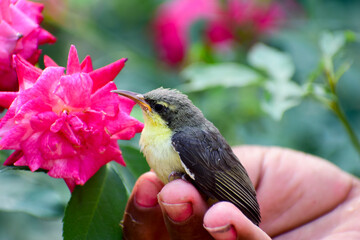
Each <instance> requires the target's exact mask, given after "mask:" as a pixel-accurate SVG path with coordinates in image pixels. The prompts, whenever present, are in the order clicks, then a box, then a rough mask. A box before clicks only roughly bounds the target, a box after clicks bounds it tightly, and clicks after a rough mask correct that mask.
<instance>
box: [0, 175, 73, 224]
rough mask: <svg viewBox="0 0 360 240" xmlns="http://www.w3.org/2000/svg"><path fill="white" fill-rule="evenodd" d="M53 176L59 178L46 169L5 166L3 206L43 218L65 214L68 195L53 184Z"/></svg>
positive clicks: (0, 207) (1, 179)
mask: <svg viewBox="0 0 360 240" xmlns="http://www.w3.org/2000/svg"><path fill="white" fill-rule="evenodd" d="M52 180H53V181H54V182H56V181H57V179H52V178H50V177H49V176H47V175H45V174H43V173H31V172H25V171H11V170H7V169H2V170H1V172H0V182H1V184H0V192H1V195H0V196H1V197H0V210H1V211H9V212H25V213H28V214H30V215H33V216H36V217H40V218H54V217H60V216H62V214H63V212H64V208H65V204H66V201H67V198H66V197H65V196H64V197H63V196H62V194H63V192H62V191H57V190H56V189H55V188H54V185H53V184H52V182H51V181H52ZM62 184H63V183H62ZM63 185H65V184H63ZM64 188H66V187H65V186H64ZM66 191H68V190H67V189H66ZM65 195H66V193H65Z"/></svg>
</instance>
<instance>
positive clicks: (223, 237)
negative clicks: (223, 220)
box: [204, 224, 236, 240]
mask: <svg viewBox="0 0 360 240" xmlns="http://www.w3.org/2000/svg"><path fill="white" fill-rule="evenodd" d="M204 228H205V229H206V230H207V231H208V232H209V233H210V234H211V236H212V237H213V238H215V239H217V240H232V239H236V231H235V229H234V227H233V226H232V225H231V224H227V225H225V226H220V227H206V226H205V225H204Z"/></svg>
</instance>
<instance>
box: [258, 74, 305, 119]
mask: <svg viewBox="0 0 360 240" xmlns="http://www.w3.org/2000/svg"><path fill="white" fill-rule="evenodd" d="M265 92H266V95H267V97H266V99H265V101H263V102H262V104H261V107H262V109H263V110H264V111H265V112H266V113H267V114H269V115H270V116H271V117H272V118H273V119H275V120H280V119H281V118H282V116H283V114H284V112H285V111H287V110H289V109H290V108H292V107H294V106H297V105H298V104H300V102H301V100H302V97H303V95H304V90H303V88H301V87H300V86H299V85H297V84H296V83H295V82H291V81H268V82H266V84H265Z"/></svg>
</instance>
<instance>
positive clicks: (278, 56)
mask: <svg viewBox="0 0 360 240" xmlns="http://www.w3.org/2000/svg"><path fill="white" fill-rule="evenodd" d="M248 62H249V63H250V65H252V66H253V67H256V68H259V69H261V70H263V71H265V72H266V73H267V74H268V75H269V76H270V78H272V79H276V80H284V79H286V80H287V79H290V78H291V77H292V76H293V75H294V72H295V66H294V63H293V61H292V59H291V57H290V55H288V54H286V53H283V52H280V51H279V50H276V49H274V48H271V47H269V46H266V45H264V44H262V43H258V44H256V45H255V46H253V47H252V48H251V49H250V52H249V54H248Z"/></svg>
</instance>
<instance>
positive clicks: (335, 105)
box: [325, 63, 360, 156]
mask: <svg viewBox="0 0 360 240" xmlns="http://www.w3.org/2000/svg"><path fill="white" fill-rule="evenodd" d="M330 66H331V67H330V68H325V76H326V78H327V80H328V84H329V87H330V91H331V93H332V94H333V95H334V96H336V99H334V100H332V101H331V103H330V108H331V109H332V110H333V111H334V113H335V114H336V115H337V116H338V118H339V119H340V122H341V123H342V125H343V126H344V128H345V130H346V132H347V134H348V135H349V138H350V140H351V143H352V145H353V146H354V148H355V150H356V151H357V152H358V154H359V156H360V142H359V139H358V138H357V136H356V134H355V131H354V130H353V129H352V127H351V125H350V123H349V121H348V119H347V118H346V116H345V113H344V111H343V110H342V109H341V107H340V104H339V100H338V98H337V94H336V83H337V81H336V79H335V75H334V74H333V66H332V63H331V65H330Z"/></svg>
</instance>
